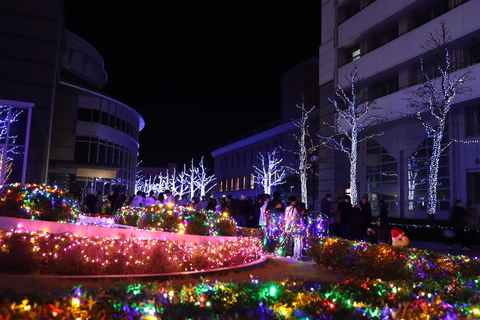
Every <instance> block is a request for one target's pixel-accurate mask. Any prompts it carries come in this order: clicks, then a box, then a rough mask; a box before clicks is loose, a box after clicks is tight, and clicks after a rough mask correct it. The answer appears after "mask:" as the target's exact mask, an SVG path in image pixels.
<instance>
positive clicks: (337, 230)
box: [330, 197, 343, 237]
mask: <svg viewBox="0 0 480 320" xmlns="http://www.w3.org/2000/svg"><path fill="white" fill-rule="evenodd" d="M342 202H343V198H342V197H338V198H337V201H336V202H335V204H334V205H333V208H332V216H333V224H331V225H330V232H331V234H332V235H333V236H335V237H341V236H342V222H341V216H342V212H341V211H340V209H341V207H342V205H341V204H342ZM332 226H333V227H332Z"/></svg>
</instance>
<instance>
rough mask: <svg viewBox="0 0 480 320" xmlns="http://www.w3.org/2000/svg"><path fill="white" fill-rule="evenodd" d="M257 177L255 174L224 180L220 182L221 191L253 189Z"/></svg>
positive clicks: (219, 188)
mask: <svg viewBox="0 0 480 320" xmlns="http://www.w3.org/2000/svg"><path fill="white" fill-rule="evenodd" d="M253 189H255V178H254V176H253V175H250V176H242V177H237V178H230V179H225V180H222V181H220V182H219V183H218V191H219V192H229V191H241V190H253Z"/></svg>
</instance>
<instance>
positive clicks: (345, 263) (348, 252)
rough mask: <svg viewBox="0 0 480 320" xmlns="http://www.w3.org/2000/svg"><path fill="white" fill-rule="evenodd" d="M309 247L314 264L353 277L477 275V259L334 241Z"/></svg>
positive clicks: (312, 243) (479, 267) (321, 241)
mask: <svg viewBox="0 0 480 320" xmlns="http://www.w3.org/2000/svg"><path fill="white" fill-rule="evenodd" d="M309 245H310V248H309V255H310V256H311V257H312V259H313V260H314V261H315V262H316V263H317V264H319V265H321V266H324V267H327V268H329V269H331V270H334V271H338V272H341V273H342V274H349V275H351V276H354V277H357V278H381V279H383V280H391V279H403V280H414V281H417V280H421V279H424V278H429V279H431V280H441V279H452V280H453V279H455V278H456V277H457V276H459V275H462V276H463V277H467V278H469V277H475V276H478V275H479V274H480V260H479V259H478V258H471V257H468V256H450V255H443V254H440V253H436V252H433V251H429V250H421V249H416V248H399V247H392V246H380V245H376V244H369V243H365V242H356V241H348V240H344V239H335V238H319V239H314V240H310V241H309Z"/></svg>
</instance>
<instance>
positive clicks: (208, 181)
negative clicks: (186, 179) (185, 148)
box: [192, 157, 217, 198]
mask: <svg viewBox="0 0 480 320" xmlns="http://www.w3.org/2000/svg"><path fill="white" fill-rule="evenodd" d="M192 161H193V160H192ZM207 171H208V168H207V167H206V166H205V161H204V159H203V157H202V159H201V160H200V162H199V164H198V171H197V179H196V180H195V184H196V186H197V189H198V190H199V191H200V198H202V197H204V196H205V195H206V194H207V193H208V192H209V191H210V190H212V189H213V187H215V185H216V183H213V181H214V180H216V179H217V178H216V177H215V175H211V176H209V175H207Z"/></svg>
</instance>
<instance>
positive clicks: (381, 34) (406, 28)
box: [338, 0, 469, 67]
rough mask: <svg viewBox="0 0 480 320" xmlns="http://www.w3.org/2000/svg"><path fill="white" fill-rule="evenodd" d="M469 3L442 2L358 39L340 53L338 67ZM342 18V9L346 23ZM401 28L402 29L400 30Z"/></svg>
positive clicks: (449, 0) (459, 0) (354, 6)
mask: <svg viewBox="0 0 480 320" xmlns="http://www.w3.org/2000/svg"><path fill="white" fill-rule="evenodd" d="M468 1H469V0H442V1H441V2H439V3H437V4H436V5H433V6H431V7H430V8H428V9H426V10H424V11H421V12H420V13H419V14H417V15H412V16H410V17H409V18H408V21H407V22H406V23H401V22H400V21H392V22H391V23H390V25H387V26H382V27H381V28H379V29H378V30H372V31H369V32H368V37H365V38H360V39H356V41H353V42H352V44H351V45H350V46H348V47H346V48H343V49H342V50H339V51H338V52H339V55H338V67H341V66H343V65H345V64H347V63H350V62H352V61H354V60H356V59H358V58H360V56H361V55H364V54H366V53H368V52H370V51H372V50H375V49H377V48H379V47H381V46H383V45H384V44H387V43H389V42H390V41H392V40H395V39H396V38H398V37H399V36H400V35H402V34H405V33H407V32H410V31H412V30H414V29H416V28H418V27H420V26H421V25H423V24H425V23H427V22H429V21H431V20H433V19H435V18H437V17H439V16H441V15H443V14H445V13H447V12H448V11H450V10H452V9H453V8H455V7H457V6H459V5H461V4H463V3H465V2H468ZM359 7H360V1H355V3H354V4H352V8H359ZM354 11H355V10H354ZM359 11H360V10H358V11H356V12H355V13H357V12H359ZM419 11H420V10H419ZM341 16H342V13H341V9H339V21H341V22H343V21H345V20H343V21H342V19H341ZM399 26H401V28H399Z"/></svg>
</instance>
